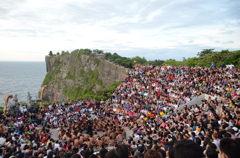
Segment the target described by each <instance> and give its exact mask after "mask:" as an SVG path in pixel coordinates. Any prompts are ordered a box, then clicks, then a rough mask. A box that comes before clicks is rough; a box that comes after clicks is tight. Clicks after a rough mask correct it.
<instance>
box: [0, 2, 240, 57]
mask: <svg viewBox="0 0 240 158" xmlns="http://www.w3.org/2000/svg"><path fill="white" fill-rule="evenodd" d="M81 48H90V49H101V50H104V51H105V52H112V53H114V52H116V53H118V54H120V55H122V56H127V57H134V56H137V55H138V56H141V57H143V56H144V57H145V58H146V59H148V60H154V59H162V60H166V59H170V58H173V59H176V60H182V59H183V57H186V58H188V57H194V56H196V54H197V52H199V51H201V50H202V49H209V48H215V50H217V51H218V50H222V49H229V50H239V49H240V1H239V0H196V1H194V0H171V1H169V0H1V1H0V61H44V59H45V55H47V54H48V53H49V51H50V50H52V51H53V53H56V52H58V51H59V52H61V51H62V50H64V51H67V50H68V51H72V50H74V49H81Z"/></svg>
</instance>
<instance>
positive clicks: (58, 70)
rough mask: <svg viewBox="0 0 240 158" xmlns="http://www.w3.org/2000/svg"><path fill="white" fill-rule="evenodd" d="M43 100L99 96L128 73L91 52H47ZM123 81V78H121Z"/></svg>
mask: <svg viewBox="0 0 240 158" xmlns="http://www.w3.org/2000/svg"><path fill="white" fill-rule="evenodd" d="M45 61H46V69H47V72H48V73H47V74H46V76H45V79H44V81H43V83H42V86H44V85H47V88H46V89H45V91H44V93H43V100H48V101H52V100H54V98H55V100H62V99H74V100H75V99H85V98H97V99H103V98H98V97H97V96H96V95H100V96H101V95H102V94H103V93H108V90H109V87H111V86H112V85H113V84H115V85H113V86H115V87H114V88H116V86H117V85H118V84H119V83H120V82H121V81H122V80H124V78H125V77H126V71H127V70H126V69H125V68H124V67H121V66H118V65H115V64H114V63H111V62H109V61H107V60H105V59H102V58H101V57H99V56H96V55H94V54H92V53H91V51H90V52H87V53H86V51H85V52H84V51H81V50H75V51H73V52H72V53H69V54H63V55H58V56H46V58H45ZM119 81H120V82H119Z"/></svg>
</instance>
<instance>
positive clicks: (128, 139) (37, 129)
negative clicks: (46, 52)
mask: <svg viewBox="0 0 240 158" xmlns="http://www.w3.org/2000/svg"><path fill="white" fill-rule="evenodd" d="M239 73H240V70H239V69H236V68H234V67H231V68H225V67H221V68H219V69H218V68H215V66H211V67H210V68H203V67H194V68H191V67H173V66H140V65H139V66H136V67H135V68H133V69H132V70H130V71H129V73H128V76H127V77H126V78H125V80H124V81H123V82H122V83H121V84H120V85H119V86H118V87H117V89H116V91H115V92H114V93H113V94H112V96H111V97H110V98H109V100H107V101H97V100H94V99H89V100H76V101H70V100H63V101H61V102H60V101H59V102H56V103H53V104H49V105H48V106H46V107H42V106H40V107H39V108H37V109H31V108H30V107H28V108H26V107H22V106H20V111H21V112H20V113H16V114H15V115H6V116H4V117H2V118H1V124H0V145H1V148H0V158H1V157H3V158H70V157H71V158H96V157H98V158H104V157H105V158H115V157H116V158H166V157H168V158H191V157H195V158H202V157H207V158H217V157H222V158H223V157H226V158H237V157H240V74H239ZM201 95H208V96H209V97H208V98H207V99H204V100H201V102H200V103H196V104H194V105H189V104H188V106H186V104H187V103H189V102H190V103H191V101H192V100H194V99H196V98H198V97H199V96H201ZM56 130H57V133H56V132H53V131H56ZM54 133H55V134H54Z"/></svg>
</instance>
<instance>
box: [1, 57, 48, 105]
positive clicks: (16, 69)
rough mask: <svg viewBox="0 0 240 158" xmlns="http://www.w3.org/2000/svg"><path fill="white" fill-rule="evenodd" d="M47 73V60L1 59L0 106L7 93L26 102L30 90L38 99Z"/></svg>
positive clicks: (33, 96)
mask: <svg viewBox="0 0 240 158" xmlns="http://www.w3.org/2000/svg"><path fill="white" fill-rule="evenodd" d="M46 73H47V72H46V64H45V62H14V61H0V106H3V104H4V98H5V96H6V95H7V94H13V95H15V94H17V97H18V101H24V102H26V101H27V95H28V92H29V93H30V94H31V96H32V99H36V98H37V97H38V91H39V90H40V88H41V84H42V82H43V79H44V77H45V75H46Z"/></svg>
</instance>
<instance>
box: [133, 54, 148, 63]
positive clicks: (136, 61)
mask: <svg viewBox="0 0 240 158" xmlns="http://www.w3.org/2000/svg"><path fill="white" fill-rule="evenodd" d="M132 61H133V62H134V63H135V64H141V65H144V64H146V63H147V60H146V59H145V58H144V57H143V58H141V57H139V56H136V57H134V58H132Z"/></svg>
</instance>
